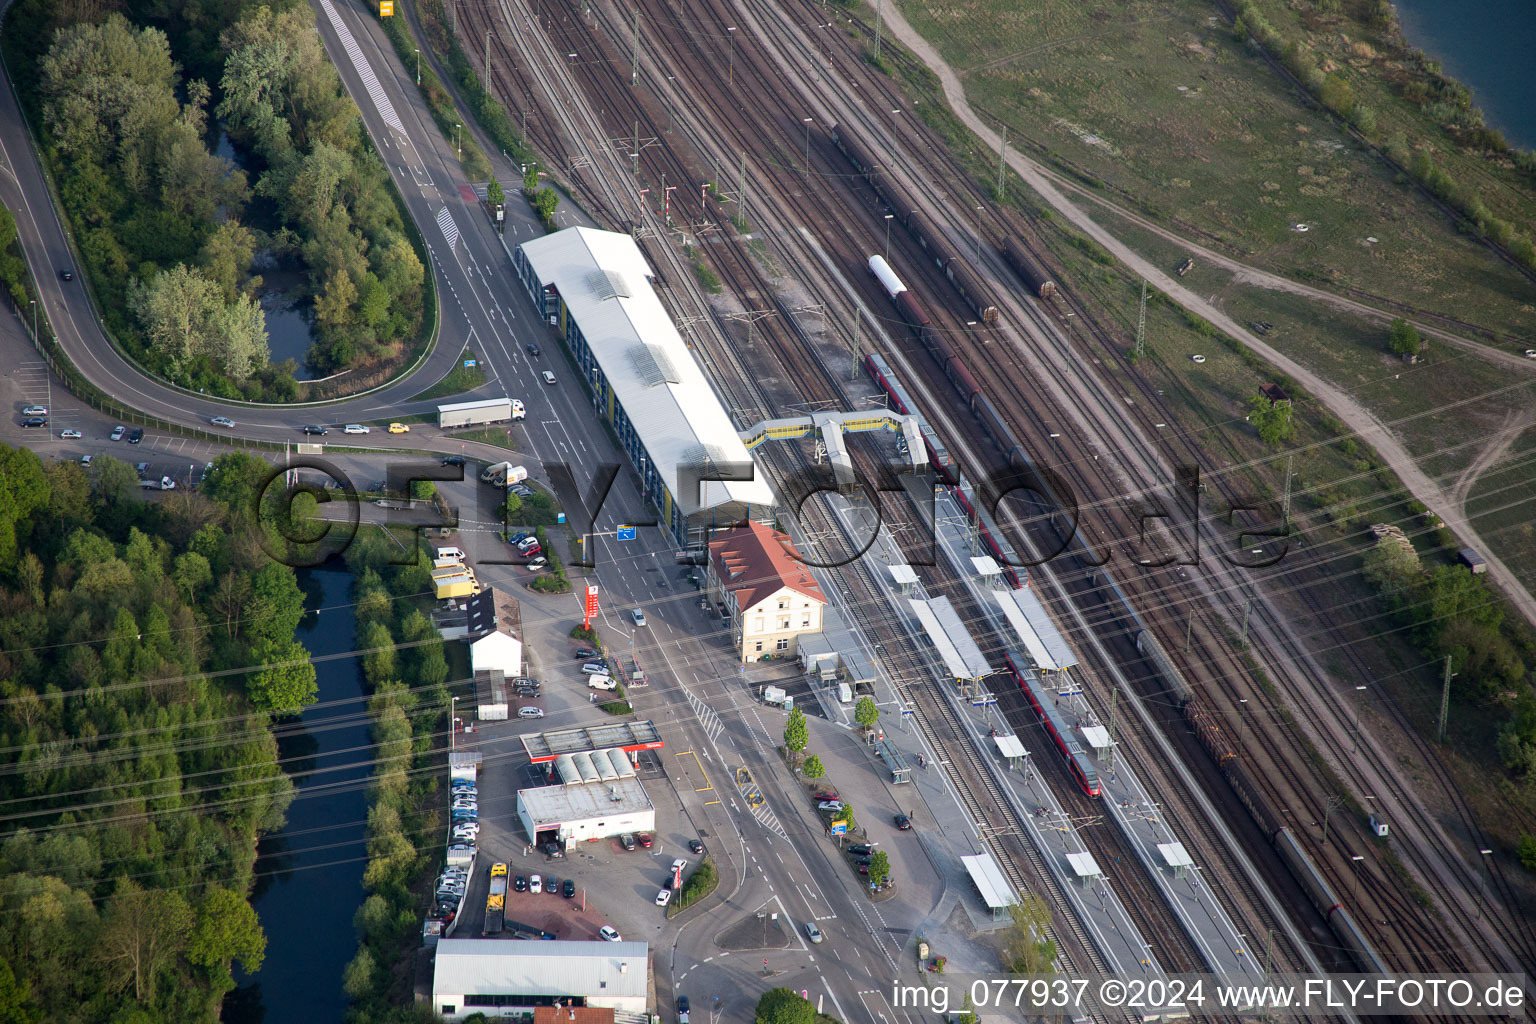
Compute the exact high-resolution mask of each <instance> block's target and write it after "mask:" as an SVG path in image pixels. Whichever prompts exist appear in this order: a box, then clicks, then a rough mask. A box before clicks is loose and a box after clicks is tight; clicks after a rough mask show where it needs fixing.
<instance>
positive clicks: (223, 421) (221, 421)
mask: <svg viewBox="0 0 1536 1024" xmlns="http://www.w3.org/2000/svg"><path fill="white" fill-rule="evenodd" d="M208 422H209V423H211V424H213V425H214V426H216V427H232V426H234V425H235V421H234V420H232V419H230V418H229V417H228V416H215V417H214V418H213V419H211V420H209V421H208Z"/></svg>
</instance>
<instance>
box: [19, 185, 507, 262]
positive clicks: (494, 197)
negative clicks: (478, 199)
mask: <svg viewBox="0 0 1536 1024" xmlns="http://www.w3.org/2000/svg"><path fill="white" fill-rule="evenodd" d="M485 201H486V202H488V203H490V204H491V209H493V210H494V209H496V207H498V206H504V205H505V204H506V202H507V194H506V193H505V192H504V191H502V188H501V182H499V181H497V180H496V176H495V175H494V174H493V175H491V180H490V181H489V182H488V183H487V184H486V186H485ZM0 248H3V246H0Z"/></svg>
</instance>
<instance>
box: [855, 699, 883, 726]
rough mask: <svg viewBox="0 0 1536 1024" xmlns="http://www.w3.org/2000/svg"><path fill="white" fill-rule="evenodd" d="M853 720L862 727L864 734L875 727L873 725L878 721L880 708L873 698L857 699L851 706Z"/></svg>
mask: <svg viewBox="0 0 1536 1024" xmlns="http://www.w3.org/2000/svg"><path fill="white" fill-rule="evenodd" d="M853 720H854V721H855V722H857V723H859V725H861V726H863V727H864V731H865V732H868V731H869V730H870V729H873V728H874V727H875V723H876V722H878V721H880V708H879V707H878V706H877V705H876V704H875V699H874V698H873V697H860V698H859V700H858V703H857V704H855V705H854V706H853Z"/></svg>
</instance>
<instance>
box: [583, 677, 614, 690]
mask: <svg viewBox="0 0 1536 1024" xmlns="http://www.w3.org/2000/svg"><path fill="white" fill-rule="evenodd" d="M587 685H588V686H590V687H592V689H594V690H617V689H618V688H619V684H618V683H616V682H614V681H613V677H612V676H587Z"/></svg>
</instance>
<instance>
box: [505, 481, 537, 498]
mask: <svg viewBox="0 0 1536 1024" xmlns="http://www.w3.org/2000/svg"><path fill="white" fill-rule="evenodd" d="M507 490H509V491H511V492H512V493H513V494H515V495H517V496H518V497H519V498H531V497H533V488H532V487H529V486H528V485H527V484H513V485H512V486H511V487H508V488H507Z"/></svg>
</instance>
